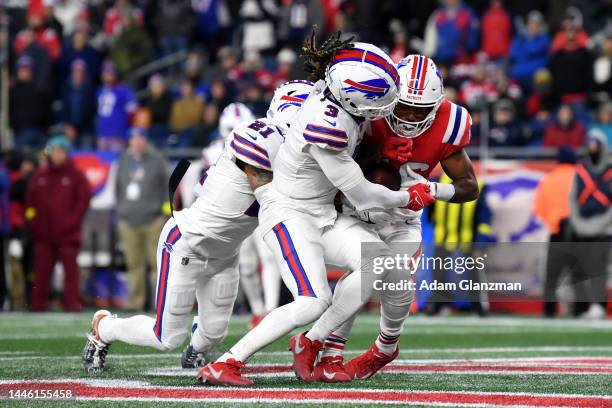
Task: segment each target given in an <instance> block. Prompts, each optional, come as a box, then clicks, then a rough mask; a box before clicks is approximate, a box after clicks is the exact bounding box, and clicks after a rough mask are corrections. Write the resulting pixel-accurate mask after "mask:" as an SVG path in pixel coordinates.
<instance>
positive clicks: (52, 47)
mask: <svg viewBox="0 0 612 408" xmlns="http://www.w3.org/2000/svg"><path fill="white" fill-rule="evenodd" d="M29 32H32V33H33V34H34V36H35V41H37V42H38V44H40V45H41V46H42V47H43V48H45V49H46V50H47V53H48V54H49V56H50V57H51V59H52V60H54V61H55V60H57V59H58V58H59V56H60V52H61V48H62V43H61V40H60V38H61V37H60V36H59V35H58V34H57V32H56V31H55V30H54V29H53V28H50V27H48V26H47V25H46V23H45V15H44V11H43V10H40V11H38V10H31V11H30V12H29V13H28V28H26V29H25V30H24V31H22V32H21V33H19V35H17V38H16V39H15V52H16V53H17V54H21V53H22V52H23V51H24V49H25V48H27V46H28V45H29V43H30V41H31V40H30V39H29V38H27V36H28V35H29ZM24 36H26V37H24Z"/></svg>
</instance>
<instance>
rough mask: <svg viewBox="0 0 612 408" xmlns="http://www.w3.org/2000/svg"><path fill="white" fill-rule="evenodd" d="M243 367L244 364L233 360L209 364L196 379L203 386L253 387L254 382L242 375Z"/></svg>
mask: <svg viewBox="0 0 612 408" xmlns="http://www.w3.org/2000/svg"><path fill="white" fill-rule="evenodd" d="M242 367H244V363H243V362H242V361H236V360H234V359H233V358H230V359H228V360H227V361H225V362H224V363H221V362H217V363H208V364H206V366H205V367H204V368H203V369H201V370H200V372H199V373H198V375H197V376H196V379H197V380H198V381H199V382H200V383H202V384H210V385H253V381H251V380H249V379H248V378H246V377H243V376H242V375H241V374H240V369H241V368H242Z"/></svg>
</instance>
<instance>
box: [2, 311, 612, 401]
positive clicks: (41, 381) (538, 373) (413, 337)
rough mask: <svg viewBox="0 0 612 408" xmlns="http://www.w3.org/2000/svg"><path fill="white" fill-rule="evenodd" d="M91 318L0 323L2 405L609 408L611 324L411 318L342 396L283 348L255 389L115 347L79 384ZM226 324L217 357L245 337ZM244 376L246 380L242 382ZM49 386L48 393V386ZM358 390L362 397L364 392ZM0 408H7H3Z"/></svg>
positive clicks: (174, 357)
mask: <svg viewBox="0 0 612 408" xmlns="http://www.w3.org/2000/svg"><path fill="white" fill-rule="evenodd" d="M90 318H91V313H86V314H22V313H12V314H0V398H2V396H5V398H6V396H7V395H8V391H9V390H10V389H15V387H17V388H19V387H34V388H36V387H38V388H41V389H44V388H45V387H49V386H50V384H52V385H53V386H55V387H58V388H61V386H60V385H61V384H65V385H66V387H68V388H70V387H76V388H75V393H76V396H77V399H71V400H41V399H39V400H16V399H4V400H2V399H0V406H15V407H30V406H37V407H39V406H40V407H64V406H68V407H77V406H79V407H80V406H83V407H85V406H87V407H92V406H93V407H98V406H113V407H148V406H156V407H160V406H161V407H165V406H172V407H174V406H180V405H184V404H186V403H189V402H197V403H200V404H201V403H204V402H206V403H207V406H208V405H210V406H223V407H227V406H247V405H251V404H253V402H256V401H258V402H262V403H270V404H274V405H275V406H278V405H279V404H280V403H282V404H285V405H291V404H294V403H295V404H298V403H299V404H301V405H304V404H306V405H311V406H326V407H329V406H330V405H331V406H334V407H335V406H349V405H350V406H355V405H360V402H362V401H363V405H365V406H368V405H371V404H372V403H373V402H372V401H379V402H384V401H387V400H386V398H390V400H389V401H387V402H394V403H403V404H406V403H409V404H411V405H414V406H458V405H459V404H462V405H461V406H472V405H478V404H480V406H509V405H514V406H516V405H520V406H576V407H581V406H609V407H612V323H610V322H608V321H605V322H584V321H576V320H567V319H559V320H542V319H529V318H513V317H492V318H488V319H478V318H472V317H453V318H435V319H432V318H425V317H420V316H416V317H411V318H409V320H408V322H407V325H406V329H405V334H404V335H403V336H402V339H401V353H400V356H399V358H398V360H396V361H395V362H394V364H393V365H392V366H390V368H389V370H388V371H386V372H382V373H379V374H378V375H376V376H374V377H373V378H371V379H370V380H359V381H353V382H352V383H349V384H322V383H315V384H305V383H302V382H299V381H298V380H297V379H296V378H295V377H293V376H292V375H291V372H290V371H289V369H283V368H276V369H271V368H270V367H271V364H275V365H288V364H290V355H289V353H288V352H287V351H286V348H287V342H288V337H287V338H283V339H281V340H279V341H277V342H276V343H274V344H272V345H270V346H269V347H267V348H266V349H265V350H263V352H262V353H260V354H258V355H256V356H255V357H254V358H253V359H252V360H251V361H250V362H249V366H251V367H252V368H251V371H250V373H252V374H255V375H254V376H253V377H252V378H253V380H254V381H255V382H256V385H255V387H250V388H248V389H247V388H241V389H238V390H236V389H232V388H222V389H220V388H214V387H206V386H200V385H199V384H197V383H196V381H195V379H194V375H195V373H196V372H195V371H188V370H181V369H180V368H179V367H180V364H179V353H180V350H177V351H174V352H171V353H161V352H157V351H156V350H152V349H144V348H137V347H131V346H127V345H124V344H119V343H117V344H113V345H112V347H111V349H110V352H109V357H108V359H107V366H108V370H107V371H106V372H104V373H102V374H98V375H95V376H92V375H86V374H85V373H84V371H83V369H82V366H81V361H80V354H81V349H82V347H83V344H84V338H85V333H86V331H87V329H88V325H89V321H90ZM377 323H378V319H377V317H376V316H370V315H364V316H362V317H360V318H359V319H358V320H357V323H356V324H355V327H354V331H353V334H352V336H351V338H350V340H349V342H348V344H347V350H348V352H347V356H348V357H351V356H354V355H356V354H357V353H358V352H361V351H363V350H364V349H366V348H368V347H369V346H370V344H371V342H372V341H373V340H374V338H375V336H376V334H377ZM246 324H247V320H246V319H245V318H242V317H235V318H234V319H233V320H232V322H231V327H230V334H229V336H228V338H227V339H226V340H225V341H224V343H223V344H222V346H221V347H220V348H219V351H223V350H225V349H226V348H227V347H229V346H230V345H231V344H233V343H234V342H235V341H236V340H238V338H240V337H241V336H242V335H243V334H244V333H245V332H246V330H247V329H246ZM247 375H249V374H247ZM51 381H52V382H53V383H51ZM366 389H367V390H368V391H366ZM5 404H7V405H5Z"/></svg>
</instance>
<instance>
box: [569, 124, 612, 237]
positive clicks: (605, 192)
mask: <svg viewBox="0 0 612 408" xmlns="http://www.w3.org/2000/svg"><path fill="white" fill-rule="evenodd" d="M596 137H597V138H598V139H599V142H600V145H601V152H600V154H599V157H598V158H597V159H596V160H594V159H593V158H592V157H591V155H590V154H588V153H587V154H585V156H584V158H583V159H582V161H581V163H579V164H578V166H577V167H576V169H577V174H576V176H575V177H574V183H573V184H572V189H571V192H570V223H571V225H572V227H573V228H574V230H575V231H576V232H577V233H578V235H580V236H581V237H585V238H596V237H610V236H612V204H611V203H612V160H611V158H610V157H611V156H610V153H609V150H608V142H607V139H606V138H605V136H604V135H603V134H601V133H598V134H597V135H596ZM585 178H586V180H587V181H586V182H585ZM591 183H593V186H596V188H597V190H596V191H594V190H593V189H592V186H591V185H590V184H591Z"/></svg>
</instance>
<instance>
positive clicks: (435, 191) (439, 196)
mask: <svg viewBox="0 0 612 408" xmlns="http://www.w3.org/2000/svg"><path fill="white" fill-rule="evenodd" d="M430 186H431V190H432V195H433V196H434V197H435V198H436V200H441V201H450V200H451V198H453V196H454V195H455V186H453V185H452V184H443V183H433V182H432V183H430Z"/></svg>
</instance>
